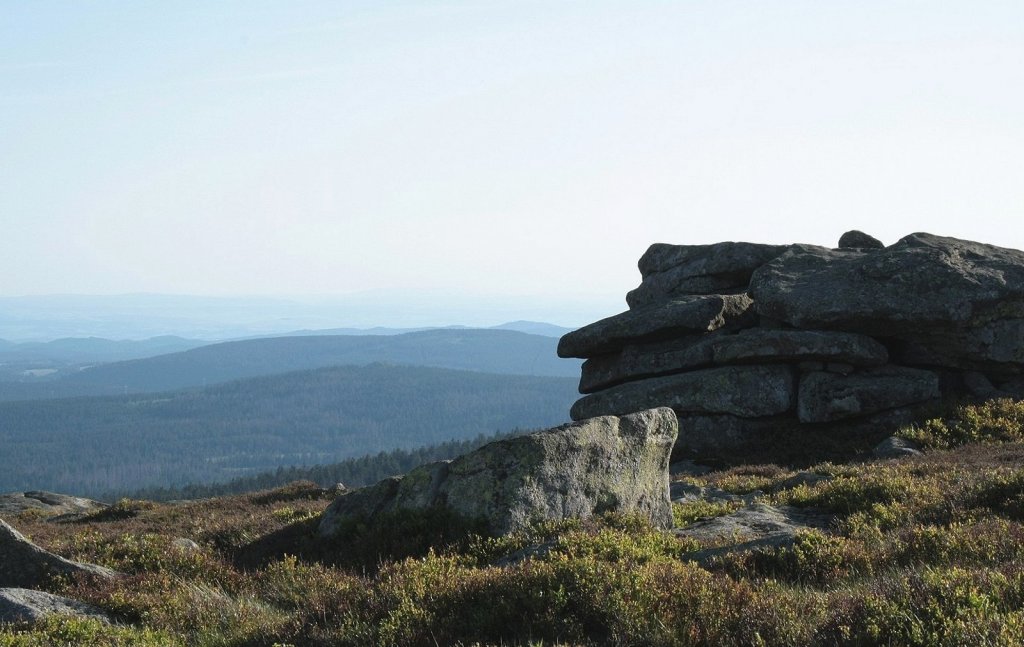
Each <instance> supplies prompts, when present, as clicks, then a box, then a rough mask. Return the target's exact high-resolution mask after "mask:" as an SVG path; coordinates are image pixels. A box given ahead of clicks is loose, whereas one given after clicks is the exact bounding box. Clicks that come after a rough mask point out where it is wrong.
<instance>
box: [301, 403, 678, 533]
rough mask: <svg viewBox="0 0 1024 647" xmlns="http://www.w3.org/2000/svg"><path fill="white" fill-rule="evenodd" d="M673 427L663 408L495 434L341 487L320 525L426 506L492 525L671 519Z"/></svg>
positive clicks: (325, 529)
mask: <svg viewBox="0 0 1024 647" xmlns="http://www.w3.org/2000/svg"><path fill="white" fill-rule="evenodd" d="M676 433H677V422H676V417H675V415H674V414H673V413H672V411H671V410H669V409H665V408H661V409H652V410H648V411H642V412H639V413H636V414H633V415H628V416H623V417H621V418H619V417H614V416H604V417H600V418H594V419H590V420H584V421H581V422H577V423H572V424H568V425H563V426H561V427H555V428H554V429H548V430H545V431H541V432H537V433H533V434H529V435H526V436H519V437H516V438H510V439H506V440H501V441H497V442H494V443H491V444H489V445H486V446H484V447H481V448H480V449H478V450H476V451H473V452H470V453H469V454H466V455H464V456H461V457H459V458H457V459H455V460H453V461H450V462H442V463H434V464H431V465H426V466H423V467H420V468H417V469H415V470H413V471H412V472H410V473H409V474H407V475H405V476H404V477H393V478H391V479H387V480H385V481H381V482H380V483H377V484H376V485H373V486H370V487H366V488H360V489H356V490H350V491H347V492H345V493H343V494H342V495H341V496H339V497H338V498H337V499H336V500H335V501H334V502H333V503H332V504H331V506H330V507H329V508H328V509H327V511H326V512H325V513H324V515H323V518H322V520H321V522H320V527H319V533H320V535H321V536H322V537H331V536H334V535H336V534H337V533H338V532H339V531H340V530H342V529H343V526H344V524H345V522H346V521H347V520H351V519H365V518H372V517H374V516H376V515H379V514H382V513H390V512H398V511H402V510H423V509H429V508H432V507H444V508H446V509H448V510H450V511H452V512H455V513H457V514H458V515H461V516H463V517H465V518H467V519H479V520H483V521H485V522H486V524H487V526H488V528H489V529H490V530H491V532H493V533H495V534H501V533H507V532H510V531H513V530H517V529H521V528H525V527H527V526H529V525H530V524H531V523H533V522H535V521H540V520H559V519H565V518H573V517H575V518H585V517H588V516H591V515H593V514H598V513H602V512H605V511H621V512H632V513H637V514H642V515H645V516H647V517H648V518H650V519H651V521H652V522H653V523H654V524H656V525H658V526H661V527H670V526H671V524H672V511H671V505H670V501H669V496H668V464H669V454H670V452H671V450H672V446H673V444H674V442H675V439H676Z"/></svg>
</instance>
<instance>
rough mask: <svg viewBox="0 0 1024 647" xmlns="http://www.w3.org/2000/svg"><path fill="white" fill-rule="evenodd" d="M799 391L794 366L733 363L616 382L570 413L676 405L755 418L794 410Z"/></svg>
mask: <svg viewBox="0 0 1024 647" xmlns="http://www.w3.org/2000/svg"><path fill="white" fill-rule="evenodd" d="M794 396H795V388H794V377H793V371H792V369H791V368H790V367H788V366H783V365H775V366H756V365H755V366H727V367H722V368H711V369H705V370H699V371H692V372H689V373H680V374H678V375H669V376H667V377H654V378H649V379H645V380H638V381H635V382H627V383H625V384H620V385H618V386H613V387H611V388H609V389H606V390H604V391H599V392H597V393H594V394H591V395H588V396H586V397H584V398H581V399H579V400H577V401H576V403H575V404H574V405H573V406H572V410H571V411H570V415H571V416H572V418H573V420H582V419H584V418H590V417H593V416H598V415H623V414H627V413H631V412H633V411H641V410H643V409H649V408H651V407H671V408H672V409H674V410H675V411H676V412H677V413H687V412H691V413H728V414H733V415H736V416H742V417H747V418H755V417H759V416H773V415H776V414H780V413H783V412H785V411H788V410H789V409H791V408H792V406H793V402H794Z"/></svg>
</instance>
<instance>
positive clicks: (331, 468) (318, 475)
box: [102, 430, 529, 501]
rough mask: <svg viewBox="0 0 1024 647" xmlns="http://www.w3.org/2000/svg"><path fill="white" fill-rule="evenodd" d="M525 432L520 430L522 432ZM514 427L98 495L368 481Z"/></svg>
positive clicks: (216, 492)
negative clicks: (222, 478)
mask: <svg viewBox="0 0 1024 647" xmlns="http://www.w3.org/2000/svg"><path fill="white" fill-rule="evenodd" d="M528 432H529V430H521V433H528ZM518 433H520V431H512V432H503V433H497V434H492V435H485V434H479V435H478V436H476V437H475V438H470V439H469V440H449V441H447V442H443V443H438V444H436V445H428V446H426V447H417V448H416V449H392V450H391V451H387V452H378V453H376V454H367V455H366V456H360V457H358V458H346V459H345V460H343V461H339V462H337V463H327V464H324V465H293V466H290V467H279V468H277V469H276V470H269V471H266V472H260V473H258V474H252V475H250V476H241V477H238V478H234V479H231V480H230V481H227V482H224V483H208V484H201V483H192V484H189V485H185V486H181V487H149V488H142V489H138V490H112V491H111V492H109V493H108V494H107V495H106V496H104V497H102V498H103V499H105V500H108V501H114V500H118V499H121V498H126V497H127V498H130V499H144V500H147V501H176V500H183V499H205V498H209V497H215V496H225V495H229V494H244V493H247V492H255V491H256V490H265V489H268V488H275V487H281V486H284V485H287V484H289V483H294V482H296V481H312V482H314V483H316V484H317V485H319V486H321V487H325V488H329V487H334V486H336V485H337V484H339V483H341V484H343V485H344V486H345V487H348V488H357V487H362V486H364V485H372V484H373V483H376V482H377V481H380V480H382V479H386V478H387V477H389V476H395V475H397V474H405V473H406V472H408V471H410V470H412V469H413V468H415V467H419V466H420V465H426V464H427V463H433V462H435V461H442V460H447V459H451V458H455V457H457V456H461V455H462V454H466V453H468V452H471V451H473V450H474V449H477V448H479V447H482V446H484V445H486V444H487V443H491V442H494V441H496V440H501V439H502V438H509V437H511V436H513V435H516V434H518Z"/></svg>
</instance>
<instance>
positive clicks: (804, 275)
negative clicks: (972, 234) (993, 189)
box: [560, 231, 1024, 466]
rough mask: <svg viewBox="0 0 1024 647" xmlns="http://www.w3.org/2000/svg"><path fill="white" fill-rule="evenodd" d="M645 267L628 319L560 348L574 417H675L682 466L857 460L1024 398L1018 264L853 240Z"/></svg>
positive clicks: (710, 249)
mask: <svg viewBox="0 0 1024 647" xmlns="http://www.w3.org/2000/svg"><path fill="white" fill-rule="evenodd" d="M639 266H640V270H641V274H642V276H643V280H642V283H641V285H640V287H639V288H637V289H636V290H634V291H633V292H631V293H630V294H629V296H628V297H627V300H628V301H629V304H630V307H631V308H632V309H631V310H630V311H629V312H626V313H623V314H620V315H616V316H614V317H610V318H609V319H605V320H602V321H601V322H598V323H596V324H592V325H590V326H586V327H584V328H582V329H580V330H579V331H575V332H573V333H569V334H568V335H566V336H565V337H564V338H563V340H562V342H563V344H562V345H561V346H560V348H561V349H562V351H563V354H566V355H572V356H575V357H582V358H584V359H586V361H585V362H584V363H583V367H582V370H581V375H580V393H582V394H584V396H583V397H582V398H581V399H580V400H579V401H577V402H576V404H575V405H574V406H573V408H572V416H573V417H574V418H577V419H579V418H584V417H589V416H596V415H605V414H616V415H621V414H624V413H628V412H630V411H637V410H641V409H646V408H649V407H654V406H668V407H671V408H672V409H674V410H675V412H676V414H677V415H678V416H679V418H680V426H679V439H678V441H677V447H676V452H675V457H676V458H677V459H682V458H690V459H696V460H700V461H704V462H710V463H713V464H715V465H717V466H722V465H725V464H728V463H733V464H735V463H738V462H742V461H746V460H752V459H757V460H759V461H760V462H773V461H776V462H786V463H790V464H794V465H795V464H796V463H803V464H812V463H814V462H819V461H820V460H842V459H844V458H849V457H850V456H851V455H859V456H867V455H870V453H871V451H872V448H873V447H874V446H875V445H876V444H877V443H878V442H879V441H880V440H882V439H883V438H885V437H886V436H889V435H892V433H893V431H894V430H895V429H894V427H893V425H899V424H906V423H909V422H913V421H916V420H918V419H919V418H920V416H922V415H928V413H929V411H928V410H929V408H933V407H934V405H935V404H936V403H939V402H942V401H953V400H963V399H970V398H974V399H987V398H994V397H1008V396H1017V397H1024V252H1022V251H1018V250H1012V249H1005V248H1001V247H996V246H993V245H984V244H981V243H975V242H971V241H964V240H957V239H954V238H944V237H941V236H934V235H931V234H923V233H918V234H911V235H909V236H906V237H904V238H903V239H901V240H900V241H898V242H897V243H896V244H894V245H891V246H889V247H885V246H883V245H882V243H881V242H880V241H878V240H877V239H875V238H873V237H871V236H869V235H867V234H865V233H863V232H859V231H848V232H846V233H845V234H843V236H842V237H841V238H840V241H839V248H838V249H829V248H825V247H817V246H813V245H801V244H794V245H781V246H780V245H755V244H752V243H732V242H729V243H720V244H717V245H692V246H676V245H664V244H656V245H652V246H651V247H650V249H648V251H647V253H646V254H644V257H643V258H642V259H641V260H640V263H639ZM713 290H717V291H719V292H720V294H719V295H717V296H716V295H709V294H706V293H707V292H709V291H713ZM744 290H746V295H744V294H742V292H743V291H744ZM746 296H749V297H750V298H752V300H753V301H752V303H751V304H748V303H747V302H746V301H745V298H746ZM741 298H742V299H744V301H742V302H740V301H738V299H741ZM730 300H731V301H730ZM726 304H731V307H730V306H729V305H726ZM719 315H721V316H719ZM815 453H816V454H817V456H815V455H814V454H815Z"/></svg>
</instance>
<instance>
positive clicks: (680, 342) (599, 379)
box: [580, 333, 717, 393]
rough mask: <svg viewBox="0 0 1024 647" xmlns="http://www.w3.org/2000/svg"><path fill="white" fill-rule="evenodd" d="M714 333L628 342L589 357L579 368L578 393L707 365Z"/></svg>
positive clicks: (712, 355)
mask: <svg viewBox="0 0 1024 647" xmlns="http://www.w3.org/2000/svg"><path fill="white" fill-rule="evenodd" d="M716 335H717V333H708V334H707V335H706V336H698V335H684V336H681V337H679V338H677V339H673V340H671V341H667V342H660V343H653V344H629V345H627V346H625V347H624V348H623V349H622V350H621V351H619V352H617V353H612V354H608V355H600V356H598V357H592V358H590V359H588V360H587V361H585V362H583V366H582V368H581V369H580V393H594V392H595V391H600V390H601V389H606V388H608V387H610V386H615V385H616V384H621V383H623V382H628V381H631V380H637V379H642V378H647V377H658V376H662V375H671V374H673V373H681V372H683V371H689V370H693V369H695V368H704V367H708V366H710V365H711V362H712V360H713V358H714V354H713V353H714V347H713V345H712V343H713V341H714V338H715V337H716Z"/></svg>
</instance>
